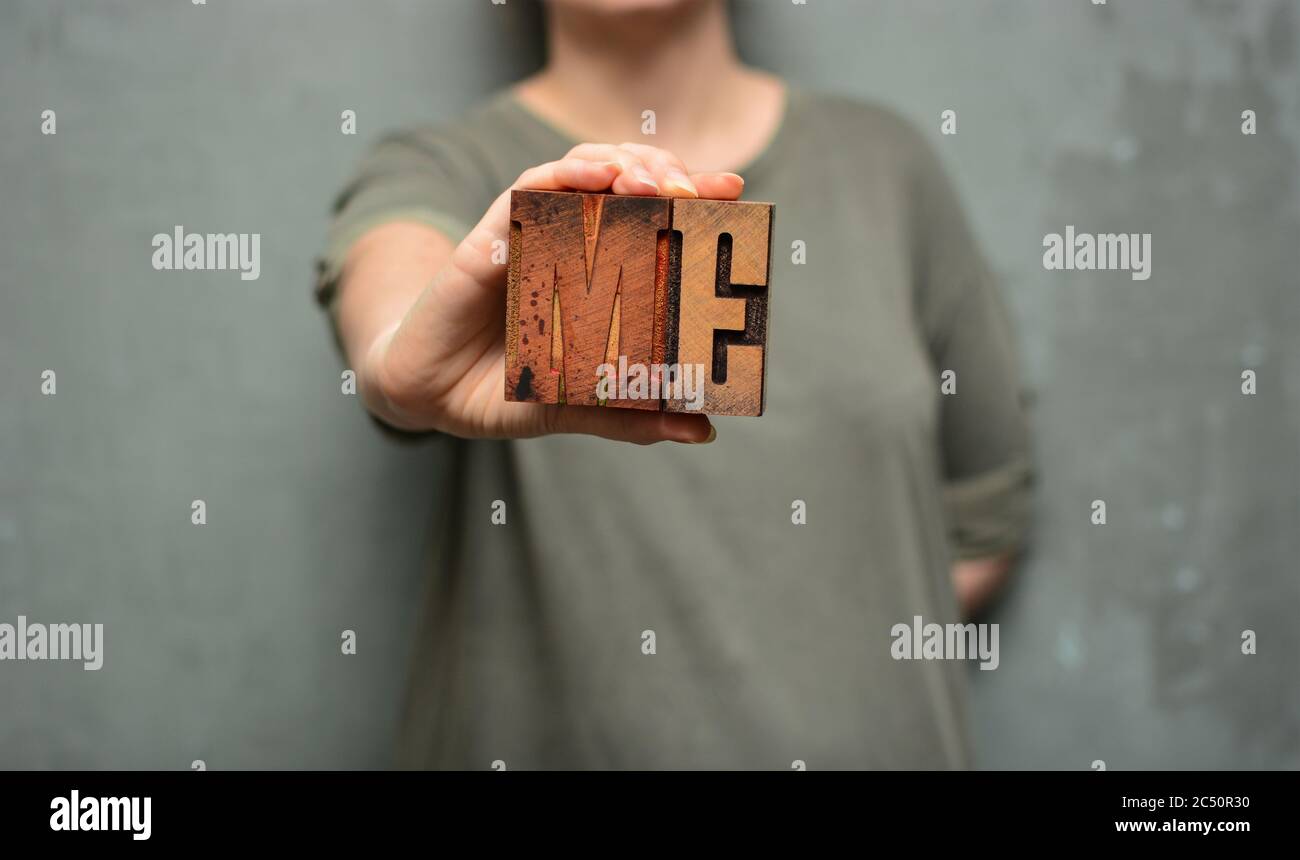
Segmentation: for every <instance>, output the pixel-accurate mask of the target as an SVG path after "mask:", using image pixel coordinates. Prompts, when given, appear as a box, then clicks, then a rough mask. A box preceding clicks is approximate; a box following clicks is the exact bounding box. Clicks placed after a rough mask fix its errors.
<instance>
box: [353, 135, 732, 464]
mask: <svg viewBox="0 0 1300 860" xmlns="http://www.w3.org/2000/svg"><path fill="white" fill-rule="evenodd" d="M743 186H744V181H743V180H742V179H741V178H740V177H739V176H737V175H736V174H734V173H697V174H694V175H690V174H688V173H687V171H686V166H685V165H684V164H682V162H681V160H680V159H678V158H677V157H676V156H674V155H673V154H672V153H670V152H667V151H665V150H662V149H657V148H655V147H652V146H644V145H641V144H632V143H625V144H622V145H620V146H614V145H612V144H592V143H584V144H580V145H578V146H575V147H574V148H573V149H572V150H570V151H569V153H568V155H566V156H565V157H564V158H562V159H560V160H559V161H553V162H550V163H548V164H542V165H539V166H537V167H533V168H530V169H528V170H525V171H524V172H523V173H522V174H521V175H520V176H519V179H518V180H516V181H515V183H514V185H512V186H511V188H530V189H537V190H543V191H585V192H612V193H614V194H636V195H644V196H654V195H661V196H665V197H706V198H713V199H718V200H735V199H736V198H738V197H739V196H740V192H741V189H742V188H743ZM509 230H510V190H509V189H507V190H506V191H505V192H503V193H502V194H501V195H500V196H499V197H498V198H497V199H496V201H495V202H493V204H492V206H491V207H490V208H489V209H488V211H487V213H486V214H485V215H484V216H483V218H482V219H481V220H480V221H479V223H478V225H477V226H476V227H475V228H474V229H473V230H471V231H470V233H469V235H468V236H466V237H465V240H464V241H462V242H461V243H460V244H459V245H457V246H455V247H454V248H452V247H451V243H450V242H449V241H447V239H446V238H445V237H443V236H442V234H440V233H438V232H437V231H435V230H433V229H432V228H430V227H425V226H422V225H419V224H414V223H392V224H387V225H384V226H381V227H377V228H375V229H374V230H372V231H370V232H369V233H367V234H366V236H364V237H362V239H361V240H360V241H358V242H357V243H356V245H355V246H354V247H353V249H352V251H351V252H350V254H349V256H348V262H347V265H346V266H345V268H344V273H343V286H342V290H341V294H340V298H339V321H340V329H341V332H342V334H343V338H344V343H345V346H346V347H347V349H348V353H349V355H350V356H351V358H352V360H353V366H354V367H357V368H358V373H357V376H358V381H359V382H360V388H361V393H362V395H363V397H364V399H365V401H366V405H367V407H368V408H369V409H370V410H371V411H372V412H374V413H375V414H376V415H377V416H378V417H379V418H380V419H382V420H383V421H385V422H386V423H388V424H391V425H392V426H394V427H397V428H399V429H403V430H417V431H418V430H441V431H443V432H445V433H451V434H453V435H456V436H462V437H467V438H525V437H530V436H541V435H545V434H548V433H588V434H591V435H595V436H603V437H605V438H608V439H619V440H623V441H628V442H637V443H641V444H648V443H651V442H659V441H664V440H671V441H676V442H705V441H709V440H711V439H712V438H713V428H712V426H711V425H710V424H709V420H708V418H706V417H705V416H703V415H689V414H683V413H672V412H644V411H641V410H638V409H618V408H605V407H585V406H560V405H549V404H537V403H516V402H510V401H507V400H506V399H505V395H504V392H505V284H506V266H505V265H502V264H500V263H495V262H493V259H492V257H493V249H494V243H496V242H498V241H501V242H508V241H509ZM496 247H500V246H496ZM498 258H499V255H498ZM430 276H432V282H429V280H428V279H429V277H430ZM413 278H414V279H418V280H413ZM426 283H427V284H428V285H427V286H424V288H423V290H422V291H420V292H418V296H417V295H416V290H417V289H418V287H417V286H415V285H417V284H418V285H420V286H423V285H424V284H426ZM412 297H414V300H413V301H412Z"/></svg>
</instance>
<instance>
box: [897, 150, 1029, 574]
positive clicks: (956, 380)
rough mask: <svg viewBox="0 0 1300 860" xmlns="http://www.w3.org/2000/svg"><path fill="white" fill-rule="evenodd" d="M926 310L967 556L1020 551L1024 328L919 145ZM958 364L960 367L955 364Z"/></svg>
mask: <svg viewBox="0 0 1300 860" xmlns="http://www.w3.org/2000/svg"><path fill="white" fill-rule="evenodd" d="M913 152H914V154H915V155H916V156H917V163H916V167H915V171H914V173H913V177H912V179H913V183H914V186H913V189H912V190H913V196H912V200H913V201H914V206H915V211H914V216H913V217H914V221H913V224H912V228H913V229H912V235H913V236H914V237H915V239H914V246H913V253H914V267H915V268H914V271H915V273H916V277H917V294H916V302H917V313H918V316H919V319H920V324H921V326H922V329H923V331H924V336H925V339H926V344H927V347H928V349H929V353H930V356H931V360H932V361H933V362H934V367H935V372H936V374H937V376H938V378H937V379H936V384H937V385H941V386H944V385H945V382H946V386H945V387H941V389H940V390H941V392H945V391H948V392H950V393H941V395H940V397H939V404H940V415H939V421H940V445H941V449H942V457H943V469H944V481H945V486H944V504H945V508H946V510H947V514H948V521H949V529H950V537H951V541H952V544H953V548H954V552H955V555H956V557H957V558H979V557H984V556H990V555H996V554H999V553H1003V552H1009V551H1014V550H1015V549H1017V548H1018V547H1020V546H1021V545H1023V543H1024V541H1025V538H1026V536H1027V531H1028V521H1029V507H1030V506H1029V501H1030V486H1031V480H1032V469H1031V459H1030V449H1029V433H1028V427H1027V422H1026V416H1025V397H1024V392H1023V391H1022V389H1021V383H1020V374H1019V370H1018V359H1017V349H1016V339H1015V332H1014V330H1013V328H1012V325H1011V321H1010V318H1009V314H1008V312H1007V308H1006V305H1005V303H1004V301H1003V298H1002V295H1001V293H1000V291H999V289H998V285H997V282H996V279H995V278H994V277H993V275H992V272H991V271H990V269H989V267H988V264H987V262H986V261H985V259H984V257H983V255H982V254H981V253H980V250H979V248H978V245H977V243H976V241H975V237H974V234H973V232H972V230H971V229H970V225H969V223H968V222H967V220H966V217H965V215H964V213H963V211H962V208H961V201H960V200H959V199H958V197H957V194H956V193H955V191H954V190H953V187H952V185H951V183H950V182H949V180H948V178H947V176H946V175H945V173H944V171H943V168H942V166H941V165H940V164H939V162H938V159H937V158H936V157H935V155H934V153H933V152H932V151H931V150H930V149H929V147H928V145H926V144H925V143H924V141H922V140H921V139H920V135H919V134H918V135H916V145H915V147H914V149H913ZM949 371H951V374H949V373H948V372H949Z"/></svg>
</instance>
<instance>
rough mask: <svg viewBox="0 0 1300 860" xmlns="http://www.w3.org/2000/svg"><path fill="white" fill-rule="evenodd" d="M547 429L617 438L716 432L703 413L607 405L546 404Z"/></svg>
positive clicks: (705, 438)
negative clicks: (644, 410) (651, 410)
mask: <svg viewBox="0 0 1300 860" xmlns="http://www.w3.org/2000/svg"><path fill="white" fill-rule="evenodd" d="M546 408H547V409H548V410H549V413H548V414H547V415H546V417H545V420H544V421H543V426H544V428H545V432H547V433H585V434H587V435H589V436H600V437H602V438H604V439H615V440H618V441H620V442H635V443H636V444H638V445H650V444H653V443H655V442H684V443H696V444H698V443H702V442H712V441H713V439H714V438H716V436H717V433H716V432H715V431H714V429H713V425H712V424H710V423H709V419H708V418H706V417H705V416H703V415H688V414H685V413H682V412H642V411H640V410H637V409H619V408H614V407H608V406H547V407H546Z"/></svg>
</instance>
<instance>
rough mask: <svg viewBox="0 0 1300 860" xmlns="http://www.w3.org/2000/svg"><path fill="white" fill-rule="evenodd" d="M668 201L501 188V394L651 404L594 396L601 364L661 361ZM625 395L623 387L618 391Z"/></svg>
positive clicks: (655, 405) (655, 404)
mask: <svg viewBox="0 0 1300 860" xmlns="http://www.w3.org/2000/svg"><path fill="white" fill-rule="evenodd" d="M670 212H671V201H670V200H669V199H668V198H665V197H628V196H621V195H612V194H576V193H569V192H557V191H518V190H517V191H512V192H511V194H510V266H509V275H508V280H507V283H508V293H507V303H506V392H505V395H506V399H507V400H526V401H534V402H538V403H568V404H575V405H586V406H595V405H600V404H601V403H602V402H603V403H604V405H610V406H625V407H631V408H638V409H655V410H657V409H660V408H661V403H660V401H659V400H657V399H649V398H643V399H633V398H629V397H625V398H623V399H620V398H619V396H618V395H619V388H618V386H617V385H614V386H610V389H611V390H610V392H609V393H610V394H611V396H610V397H608V398H606V399H604V400H603V401H602V400H601V399H600V398H599V397H598V391H597V384H598V382H599V379H600V375H599V373H598V370H599V369H600V368H601V365H606V364H609V365H613V366H614V367H617V366H619V360H620V357H623V358H625V360H626V362H627V363H628V364H634V363H640V364H643V365H646V366H649V365H651V364H659V363H662V362H663V360H664V354H663V344H664V340H665V329H664V327H665V322H666V319H667V313H668V265H667V260H668V244H669V243H668V227H669V218H670ZM624 393H626V391H624Z"/></svg>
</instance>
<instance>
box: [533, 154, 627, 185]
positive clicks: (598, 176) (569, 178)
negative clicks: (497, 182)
mask: <svg viewBox="0 0 1300 860" xmlns="http://www.w3.org/2000/svg"><path fill="white" fill-rule="evenodd" d="M623 166H624V165H623V159H619V158H577V157H572V156H570V157H566V158H561V159H560V160H559V161H548V162H547V163H546V164H539V165H538V166H536V167H530V168H528V169H527V170H525V171H524V172H523V173H521V174H519V178H518V179H516V180H515V184H514V185H512V186H510V187H511V188H529V189H533V190H536V191H604V190H605V189H606V188H609V187H610V185H611V184H612V183H613V181H614V178H615V177H616V176H617V175H618V174H619V173H620V172H621V171H622V170H623Z"/></svg>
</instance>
